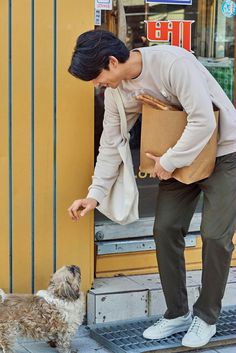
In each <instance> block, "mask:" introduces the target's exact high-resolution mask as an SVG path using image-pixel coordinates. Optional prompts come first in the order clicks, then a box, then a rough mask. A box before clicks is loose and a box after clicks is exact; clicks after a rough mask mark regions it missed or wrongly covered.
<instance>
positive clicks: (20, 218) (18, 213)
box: [12, 0, 31, 292]
mask: <svg viewBox="0 0 236 353" xmlns="http://www.w3.org/2000/svg"><path fill="white" fill-rule="evenodd" d="M12 75H13V88H12V92H13V98H12V99H13V110H12V120H13V124H12V136H13V150H12V153H13V159H12V161H13V291H14V292H25V291H27V292H30V291H31V1H30V0H14V1H12Z"/></svg>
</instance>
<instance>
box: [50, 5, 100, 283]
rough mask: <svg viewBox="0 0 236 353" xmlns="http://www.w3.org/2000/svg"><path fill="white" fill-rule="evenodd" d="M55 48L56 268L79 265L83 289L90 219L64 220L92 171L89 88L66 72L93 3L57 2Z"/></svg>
mask: <svg viewBox="0 0 236 353" xmlns="http://www.w3.org/2000/svg"><path fill="white" fill-rule="evenodd" d="M57 6H58V10H57V13H58V17H57V21H58V22H57V23H58V32H57V35H58V45H57V48H58V49H57V267H60V266H61V265H63V264H71V263H74V264H78V265H80V266H81V270H82V276H83V288H84V289H88V288H89V286H90V284H91V280H92V277H93V268H94V253H93V244H94V238H93V215H92V214H89V215H87V216H86V217H85V218H84V219H82V220H81V221H80V222H79V223H77V224H74V223H72V221H71V220H70V219H69V217H68V215H67V208H68V206H69V205H70V204H71V203H72V201H74V200H75V199H76V198H81V197H85V196H86V194H87V187H88V185H89V184H90V182H91V175H92V172H93V140H94V126H93V116H94V111H93V87H92V86H91V85H90V84H88V83H84V82H81V81H79V80H77V79H75V78H73V77H72V76H70V75H69V73H68V72H67V69H68V66H69V64H70V60H71V54H72V51H73V48H74V46H75V41H76V38H77V36H78V35H79V34H80V33H82V32H84V31H86V30H89V29H93V28H94V23H93V21H94V0H88V1H86V2H84V1H83V2H82V1H77V0H68V1H66V2H65V1H58V4H57Z"/></svg>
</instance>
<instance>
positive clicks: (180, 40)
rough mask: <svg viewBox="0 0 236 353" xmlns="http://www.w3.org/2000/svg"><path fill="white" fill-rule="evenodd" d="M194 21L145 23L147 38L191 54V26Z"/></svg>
mask: <svg viewBox="0 0 236 353" xmlns="http://www.w3.org/2000/svg"><path fill="white" fill-rule="evenodd" d="M193 22H195V21H185V20H180V21H175V20H173V21H172V20H169V21H147V38H148V40H150V41H154V42H166V43H170V44H171V45H176V46H177V47H180V46H181V47H183V48H184V49H186V50H188V51H190V52H192V50H191V26H192V23H193Z"/></svg>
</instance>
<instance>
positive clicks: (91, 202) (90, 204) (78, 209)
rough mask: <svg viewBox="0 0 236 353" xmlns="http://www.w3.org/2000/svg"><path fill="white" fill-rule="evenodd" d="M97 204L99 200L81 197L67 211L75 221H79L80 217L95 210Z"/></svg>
mask: <svg viewBox="0 0 236 353" xmlns="http://www.w3.org/2000/svg"><path fill="white" fill-rule="evenodd" d="M97 204H98V202H97V200H95V199H92V198H87V199H79V200H75V201H74V202H73V203H72V205H71V206H70V207H69V208H68V210H67V211H68V212H69V216H70V217H71V219H72V220H73V221H78V220H79V218H80V217H83V216H84V215H85V214H86V213H87V212H89V211H91V210H94V209H95V208H96V206H97Z"/></svg>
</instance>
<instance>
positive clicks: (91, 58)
mask: <svg viewBox="0 0 236 353" xmlns="http://www.w3.org/2000/svg"><path fill="white" fill-rule="evenodd" d="M109 56H114V57H116V59H117V60H118V61H119V62H120V63H124V62H126V61H127V60H128V58H129V50H128V48H127V47H126V46H125V44H124V43H123V42H122V41H121V40H120V39H118V38H117V37H116V36H114V34H113V33H111V32H108V31H104V30H96V29H95V30H92V31H88V32H85V33H83V34H81V35H80V36H79V38H78V39H77V42H76V47H75V49H74V53H73V55H72V59H71V65H70V67H69V69H68V71H69V72H70V73H71V74H72V75H73V76H75V77H77V78H80V79H81V80H83V81H91V80H93V79H95V78H96V77H98V76H99V75H100V73H101V72H102V70H103V69H106V70H109V66H108V65H109Z"/></svg>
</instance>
